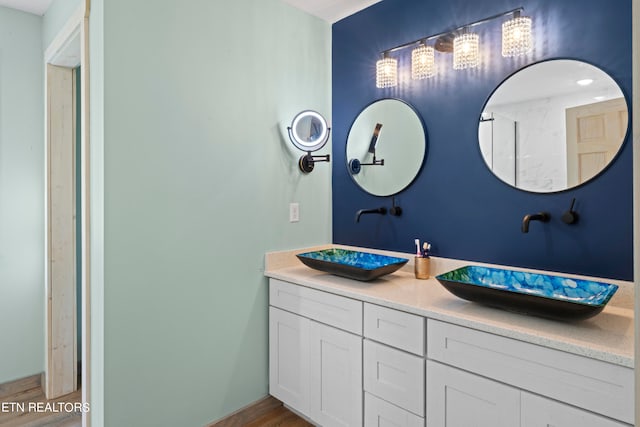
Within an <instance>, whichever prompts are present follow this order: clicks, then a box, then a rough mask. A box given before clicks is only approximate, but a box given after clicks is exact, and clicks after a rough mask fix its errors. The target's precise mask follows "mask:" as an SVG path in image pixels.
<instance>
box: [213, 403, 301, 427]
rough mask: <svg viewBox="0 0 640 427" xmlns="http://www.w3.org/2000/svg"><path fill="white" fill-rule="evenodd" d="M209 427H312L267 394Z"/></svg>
mask: <svg viewBox="0 0 640 427" xmlns="http://www.w3.org/2000/svg"><path fill="white" fill-rule="evenodd" d="M209 427H313V424H310V423H308V422H307V421H305V420H304V419H302V418H300V417H299V416H297V415H296V414H294V413H293V412H291V411H290V410H288V409H287V408H285V407H284V406H283V405H282V402H280V401H279V400H277V399H275V398H273V397H271V396H269V397H267V398H265V399H262V400H260V401H259V402H256V403H254V404H253V405H250V406H248V407H246V408H244V409H241V410H240V411H238V412H236V413H234V414H231V415H229V416H228V417H227V418H225V419H223V420H221V421H218V422H216V423H214V424H211V425H209Z"/></svg>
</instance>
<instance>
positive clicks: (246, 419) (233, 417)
mask: <svg viewBox="0 0 640 427" xmlns="http://www.w3.org/2000/svg"><path fill="white" fill-rule="evenodd" d="M279 406H282V402H280V401H279V400H278V399H276V398H275V397H273V396H266V397H263V398H262V399H260V400H256V401H255V402H253V403H251V404H249V405H247V406H245V407H244V408H240V409H238V410H237V411H235V412H233V413H232V414H229V415H227V416H226V417H224V418H222V419H219V420H218V421H214V422H213V423H211V424H209V425H208V426H207V427H241V426H244V425H246V424H249V423H250V422H252V421H254V420H257V419H258V418H260V417H261V416H262V415H264V414H265V413H267V412H269V411H271V410H273V409H275V408H277V407H279Z"/></svg>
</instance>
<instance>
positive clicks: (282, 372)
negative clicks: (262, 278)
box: [269, 307, 311, 415]
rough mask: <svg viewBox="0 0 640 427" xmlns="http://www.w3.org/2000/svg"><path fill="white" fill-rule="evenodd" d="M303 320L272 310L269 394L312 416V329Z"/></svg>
mask: <svg viewBox="0 0 640 427" xmlns="http://www.w3.org/2000/svg"><path fill="white" fill-rule="evenodd" d="M310 323H311V321H310V320H309V319H306V318H304V317H300V316H296V315H295V314H291V313H288V312H286V311H282V310H279V309H277V308H274V307H269V394H271V395H272V396H274V397H276V398H278V399H280V400H281V401H283V402H284V403H285V404H287V405H288V406H290V407H292V408H293V409H295V410H297V411H299V412H301V413H302V414H304V415H308V414H309V329H310V327H309V326H310Z"/></svg>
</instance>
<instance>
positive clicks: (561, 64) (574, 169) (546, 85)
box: [478, 59, 629, 193]
mask: <svg viewBox="0 0 640 427" xmlns="http://www.w3.org/2000/svg"><path fill="white" fill-rule="evenodd" d="M628 122H629V112H628V108H627V102H626V100H625V98H624V94H623V93H622V90H621V89H620V87H619V86H618V84H617V83H616V82H615V81H614V80H613V79H612V78H611V77H610V76H609V75H608V74H607V73H605V72H604V71H602V70H601V69H599V68H597V67H595V66H593V65H590V64H587V63H585V62H581V61H576V60H569V59H555V60H548V61H543V62H538V63H536V64H533V65H530V66H528V67H526V68H523V69H522V70H520V71H518V72H516V73H515V74H513V75H511V76H510V77H508V78H507V79H506V80H505V81H504V82H502V83H501V84H500V85H499V86H498V88H497V89H496V90H495V91H494V92H493V94H492V95H491V96H490V97H489V100H488V101H487V103H486V104H485V106H484V110H483V112H482V115H481V118H480V124H479V126H478V140H479V143H480V151H481V153H482V157H483V158H484V161H485V163H486V164H487V166H488V167H489V169H490V170H491V171H492V172H493V174H494V175H495V176H496V177H498V178H499V179H501V180H502V181H504V182H506V183H507V184H509V185H511V186H513V187H516V188H519V189H521V190H526V191H531V192H535V193H550V192H557V191H563V190H568V189H570V188H574V187H576V186H579V185H581V184H583V183H586V182H587V181H589V180H591V179H593V178H594V177H596V176H597V175H598V174H600V173H601V172H602V171H603V170H605V169H606V168H607V166H608V165H609V164H611V162H612V161H613V159H614V158H615V157H616V155H617V154H618V152H619V151H620V148H621V147H622V144H623V143H624V141H625V138H626V135H627V127H628Z"/></svg>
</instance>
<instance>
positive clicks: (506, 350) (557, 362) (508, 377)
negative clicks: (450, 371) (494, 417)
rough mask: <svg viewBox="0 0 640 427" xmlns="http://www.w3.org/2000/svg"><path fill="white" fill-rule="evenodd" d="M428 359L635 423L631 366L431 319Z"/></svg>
mask: <svg viewBox="0 0 640 427" xmlns="http://www.w3.org/2000/svg"><path fill="white" fill-rule="evenodd" d="M427 357H428V358H429V359H434V360H437V361H439V362H442V363H446V364H448V365H452V366H455V367H458V368H461V369H464V370H466V371H470V372H474V373H477V374H480V375H483V376H485V377H489V378H493V379H495V380H497V381H500V382H503V383H506V384H511V385H514V386H516V387H518V388H521V389H524V390H529V391H532V392H534V393H537V394H541V395H543V396H547V397H550V398H552V399H556V400H559V401H562V402H566V403H569V404H571V405H575V406H578V407H581V408H585V409H588V410H590V411H593V412H597V413H600V414H603V415H606V416H608V417H611V418H614V419H618V420H621V421H624V422H626V423H633V411H634V399H633V396H634V389H633V385H634V377H633V369H630V368H625V367H622V366H618V365H614V364H611V363H607V362H603V361H599V360H595V359H590V358H588V357H584V356H578V355H575V354H571V353H566V352H563V351H560V350H555V349H550V348H547V347H542V346H539V345H535V344H530V343H526V342H522V341H518V340H515V339H511V338H505V337H501V336H498V335H493V334H490V333H486V332H480V331H476V330H473V329H468V328H464V327H460V326H456V325H451V324H448V323H443V322H439V321H436V320H431V319H429V320H428V322H427Z"/></svg>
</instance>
